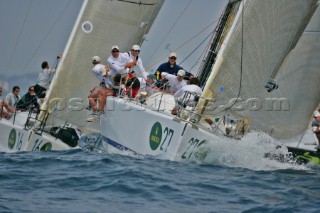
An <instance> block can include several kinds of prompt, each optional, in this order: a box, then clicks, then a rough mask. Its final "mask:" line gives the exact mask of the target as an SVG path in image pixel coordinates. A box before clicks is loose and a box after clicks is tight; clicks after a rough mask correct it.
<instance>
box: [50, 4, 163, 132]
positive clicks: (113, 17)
mask: <svg viewBox="0 0 320 213" xmlns="http://www.w3.org/2000/svg"><path fill="white" fill-rule="evenodd" d="M162 4H163V0H142V1H136V0H132V1H126V0H113V1H110V0H85V1H84V3H83V6H82V8H81V11H80V13H79V16H78V19H77V21H76V24H75V26H74V29H73V32H72V33H71V36H70V38H69V41H68V44H67V46H66V48H65V51H64V53H63V56H62V60H61V62H60V64H59V66H58V69H57V73H56V75H55V78H54V79H53V82H52V84H51V85H50V89H49V93H48V94H47V102H46V105H45V108H48V109H49V111H51V112H52V113H51V117H54V121H55V125H62V124H64V123H65V122H69V123H71V124H74V125H76V126H78V127H80V128H82V127H85V126H86V122H85V120H86V118H87V112H86V110H85V107H86V105H87V104H88V101H87V97H88V95H89V93H90V89H92V88H93V87H94V86H95V85H97V84H98V83H99V82H98V80H97V79H96V78H95V77H94V75H93V74H92V72H91V69H92V63H91V60H92V57H93V56H95V55H98V56H100V57H101V60H102V61H101V63H103V64H106V60H107V58H108V57H109V55H110V51H111V47H112V46H113V45H118V46H119V47H120V50H121V51H123V52H125V51H128V50H130V48H131V46H132V45H133V44H141V42H142V40H143V36H144V35H145V34H146V33H147V31H148V30H149V28H150V27H151V24H152V23H153V21H154V19H155V17H156V15H157V13H158V11H159V10H160V8H161V6H162ZM53 109H55V110H53Z"/></svg>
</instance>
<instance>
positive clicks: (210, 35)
mask: <svg viewBox="0 0 320 213" xmlns="http://www.w3.org/2000/svg"><path fill="white" fill-rule="evenodd" d="M213 33H214V31H212V32H210V33H209V35H207V36H206V37H205V39H203V41H201V43H200V44H199V45H198V46H197V47H196V48H195V49H194V50H193V51H192V52H191V53H190V54H189V55H187V56H186V57H185V58H184V59H183V60H182V62H180V63H179V65H181V64H182V63H183V62H184V61H185V60H187V59H188V58H189V57H190V56H191V55H192V54H193V53H194V52H195V51H196V50H197V49H199V47H200V46H201V45H202V44H203V43H204V42H205V41H206V40H207V39H208V38H209V37H210V36H211V35H212V34H213Z"/></svg>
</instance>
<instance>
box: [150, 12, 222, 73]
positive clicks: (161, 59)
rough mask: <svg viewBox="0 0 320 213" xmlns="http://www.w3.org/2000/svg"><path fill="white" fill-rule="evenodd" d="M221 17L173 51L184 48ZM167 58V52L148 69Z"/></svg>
mask: <svg viewBox="0 0 320 213" xmlns="http://www.w3.org/2000/svg"><path fill="white" fill-rule="evenodd" d="M219 19H220V18H218V19H215V20H214V21H213V22H211V23H210V24H209V25H207V26H206V27H205V28H203V29H202V30H201V31H199V32H198V33H196V34H195V35H193V36H192V37H191V38H190V39H188V40H187V41H185V42H184V43H182V44H181V45H180V46H178V47H177V48H174V49H173V51H177V50H179V49H180V48H182V47H183V46H185V45H186V44H187V43H189V42H190V41H191V40H193V39H195V38H196V37H197V36H199V35H200V34H201V33H203V32H204V31H206V30H207V29H208V28H209V27H211V26H212V25H213V24H215V23H216V22H217V21H219ZM165 58H167V54H166V55H165V56H162V57H160V58H159V60H157V61H156V62H155V63H153V64H152V65H150V66H148V67H147V69H150V68H151V67H153V66H155V65H156V64H158V63H160V62H161V61H163V60H164V59H165Z"/></svg>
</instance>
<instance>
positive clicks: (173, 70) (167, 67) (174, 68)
mask: <svg viewBox="0 0 320 213" xmlns="http://www.w3.org/2000/svg"><path fill="white" fill-rule="evenodd" d="M176 60H177V54H176V53H174V52H172V53H170V54H169V60H168V61H167V62H165V63H163V64H161V65H160V66H159V67H158V69H157V71H156V72H155V76H156V78H157V80H160V79H161V73H162V72H166V73H169V74H171V75H177V74H178V71H179V70H184V69H183V68H182V67H180V66H179V65H177V64H176ZM186 76H187V77H190V76H193V75H192V74H191V73H189V72H186Z"/></svg>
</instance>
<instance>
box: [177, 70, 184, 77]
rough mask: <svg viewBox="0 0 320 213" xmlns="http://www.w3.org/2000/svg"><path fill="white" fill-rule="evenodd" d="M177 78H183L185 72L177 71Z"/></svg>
mask: <svg viewBox="0 0 320 213" xmlns="http://www.w3.org/2000/svg"><path fill="white" fill-rule="evenodd" d="M177 75H178V76H181V77H184V76H185V75H186V71H184V70H179V71H178V73H177Z"/></svg>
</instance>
